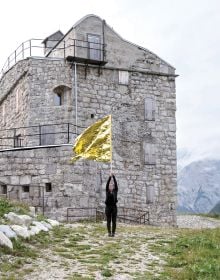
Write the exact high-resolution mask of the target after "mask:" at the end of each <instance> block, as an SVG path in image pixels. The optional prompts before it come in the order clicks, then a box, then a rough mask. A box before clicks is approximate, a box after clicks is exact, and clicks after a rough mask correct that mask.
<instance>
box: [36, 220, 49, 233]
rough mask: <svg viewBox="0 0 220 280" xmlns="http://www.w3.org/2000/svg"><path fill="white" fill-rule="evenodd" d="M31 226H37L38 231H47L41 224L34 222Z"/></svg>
mask: <svg viewBox="0 0 220 280" xmlns="http://www.w3.org/2000/svg"><path fill="white" fill-rule="evenodd" d="M33 224H34V225H35V226H37V227H38V228H39V229H40V230H43V231H48V228H47V227H46V226H44V225H43V224H42V223H41V222H37V221H34V222H33Z"/></svg>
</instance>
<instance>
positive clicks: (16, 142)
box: [14, 134, 22, 148]
mask: <svg viewBox="0 0 220 280" xmlns="http://www.w3.org/2000/svg"><path fill="white" fill-rule="evenodd" d="M14 147H15V148H16V147H22V139H21V134H18V135H16V136H15V138H14Z"/></svg>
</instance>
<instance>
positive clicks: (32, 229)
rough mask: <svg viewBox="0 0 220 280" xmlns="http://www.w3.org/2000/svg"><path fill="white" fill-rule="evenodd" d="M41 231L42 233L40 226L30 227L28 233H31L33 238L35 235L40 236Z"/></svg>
mask: <svg viewBox="0 0 220 280" xmlns="http://www.w3.org/2000/svg"><path fill="white" fill-rule="evenodd" d="M40 231H41V229H40V228H39V227H38V226H30V229H29V231H28V232H29V233H30V235H31V236H33V235H35V234H38V233H39V232H40Z"/></svg>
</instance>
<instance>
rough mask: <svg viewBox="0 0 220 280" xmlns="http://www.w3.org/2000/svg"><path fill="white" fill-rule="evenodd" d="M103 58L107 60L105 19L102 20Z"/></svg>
mask: <svg viewBox="0 0 220 280" xmlns="http://www.w3.org/2000/svg"><path fill="white" fill-rule="evenodd" d="M102 60H103V61H105V20H104V19H103V21H102Z"/></svg>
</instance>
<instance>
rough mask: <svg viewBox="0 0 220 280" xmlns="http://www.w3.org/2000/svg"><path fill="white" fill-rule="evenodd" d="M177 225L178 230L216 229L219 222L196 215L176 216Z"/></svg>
mask: <svg viewBox="0 0 220 280" xmlns="http://www.w3.org/2000/svg"><path fill="white" fill-rule="evenodd" d="M177 225H178V227H179V228H194V229H196V228H198V229H200V228H218V227H220V220H217V219H213V218H209V217H202V216H197V215H178V216H177Z"/></svg>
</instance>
